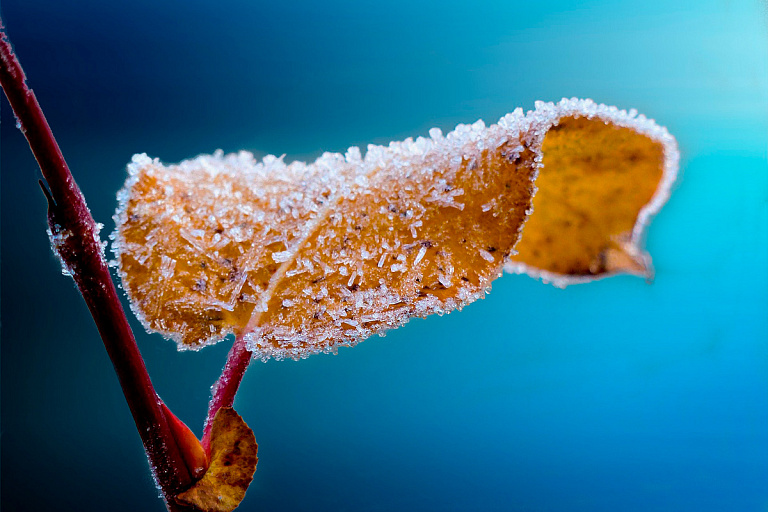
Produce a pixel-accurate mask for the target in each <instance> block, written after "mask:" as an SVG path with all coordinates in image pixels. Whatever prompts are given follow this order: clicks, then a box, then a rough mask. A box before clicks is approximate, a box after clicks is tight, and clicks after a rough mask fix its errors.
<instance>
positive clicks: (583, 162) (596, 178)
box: [507, 100, 678, 286]
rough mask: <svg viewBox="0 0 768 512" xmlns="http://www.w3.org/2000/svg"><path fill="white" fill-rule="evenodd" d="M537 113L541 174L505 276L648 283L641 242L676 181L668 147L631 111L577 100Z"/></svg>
mask: <svg viewBox="0 0 768 512" xmlns="http://www.w3.org/2000/svg"><path fill="white" fill-rule="evenodd" d="M537 107H538V108H537V114H536V115H537V116H538V118H539V120H538V121H537V124H539V128H538V132H539V133H544V134H545V135H544V137H543V143H542V144H541V152H542V164H543V167H542V169H541V171H540V173H539V177H538V178H537V180H536V187H537V188H538V191H537V192H536V196H535V197H534V200H533V214H532V215H531V218H530V219H529V220H528V221H527V222H526V224H525V229H524V231H523V236H522V239H521V240H520V243H518V245H517V247H516V249H517V250H518V254H517V255H516V256H512V257H511V258H510V264H508V265H507V269H508V270H510V271H513V272H521V273H522V272H525V273H528V274H532V275H534V276H540V277H543V278H544V279H545V280H546V281H551V282H553V283H554V284H556V285H558V286H565V285H567V284H570V283H577V282H584V281H589V280H593V279H596V278H599V277H605V276H608V275H613V274H617V273H631V274H637V275H641V276H645V277H650V276H651V274H652V269H651V266H650V262H651V259H650V256H648V255H647V254H646V253H645V252H644V251H643V249H642V247H641V243H642V236H643V234H644V233H643V231H644V229H645V227H646V226H647V224H648V221H649V218H650V217H651V216H652V215H653V214H655V213H656V212H657V211H658V209H659V208H660V207H661V206H662V204H663V203H664V202H665V201H666V199H667V197H668V196H669V191H670V187H671V185H672V183H673V182H674V180H675V177H676V173H677V160H678V152H677V145H676V143H675V140H674V139H673V138H672V137H671V136H670V135H669V133H667V131H666V130H665V129H664V128H661V127H659V126H657V125H656V124H655V123H653V122H652V121H649V120H647V119H645V118H644V117H643V116H636V113H634V112H633V113H627V112H625V111H619V110H617V109H615V108H612V107H605V106H597V105H594V104H591V105H590V104H585V103H584V102H583V101H578V100H577V101H563V102H561V103H560V104H559V105H557V106H555V105H552V104H541V105H538V106H537Z"/></svg>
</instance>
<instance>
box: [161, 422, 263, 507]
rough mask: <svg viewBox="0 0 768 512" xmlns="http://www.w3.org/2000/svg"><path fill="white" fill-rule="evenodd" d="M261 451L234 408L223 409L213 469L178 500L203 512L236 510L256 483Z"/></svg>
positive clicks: (217, 427) (215, 436) (214, 444)
mask: <svg viewBox="0 0 768 512" xmlns="http://www.w3.org/2000/svg"><path fill="white" fill-rule="evenodd" d="M257 451H258V445H257V444H256V438H255V437H254V435H253V431H252V430H251V429H250V428H249V427H248V425H246V423H245V421H243V418H241V417H240V415H239V414H237V413H236V412H235V410H234V409H232V408H231V407H222V408H221V409H219V411H218V412H217V413H216V416H215V417H214V418H213V427H212V428H211V453H210V460H211V463H210V466H209V467H208V470H207V471H206V472H205V474H204V475H203V477H202V478H201V479H200V480H198V481H197V482H196V483H195V484H194V485H193V486H192V487H191V488H190V489H187V490H186V491H184V492H183V493H181V494H179V495H178V496H177V497H176V500H177V501H178V502H179V503H180V504H182V505H187V506H190V507H193V508H194V509H196V510H200V511H203V512H230V511H231V510H234V509H235V508H236V507H237V506H238V505H239V504H240V502H241V501H243V498H244V497H245V491H246V490H247V489H248V486H249V485H250V483H251V480H253V473H254V472H255V471H256V462H257V461H258V457H257V456H256V452H257Z"/></svg>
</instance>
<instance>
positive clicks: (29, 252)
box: [0, 0, 768, 512]
mask: <svg viewBox="0 0 768 512" xmlns="http://www.w3.org/2000/svg"><path fill="white" fill-rule="evenodd" d="M1 8H2V15H3V19H4V21H5V23H6V25H7V27H8V33H9V34H10V36H11V38H12V40H13V41H14V44H15V47H16V50H17V53H18V56H19V58H20V60H21V61H22V64H23V65H24V67H25V69H26V72H27V76H28V78H29V82H30V84H31V86H32V87H33V88H34V90H35V92H36V93H37V96H38V99H39V101H40V103H41V104H42V106H43V109H44V110H45V112H46V115H47V117H48V120H49V122H50V124H51V126H52V128H53V131H54V133H55V134H56V136H57V138H58V141H59V143H60V145H61V147H62V150H63V152H64V155H65V157H66V158H67V160H68V163H69V165H70V167H71V169H72V171H73V173H74V175H75V177H76V178H77V180H78V182H79V184H80V186H81V188H82V189H83V191H84V193H85V196H86V198H87V200H88V202H89V205H90V207H91V209H92V211H93V214H94V216H95V217H96V219H97V220H99V221H101V222H103V223H105V224H106V226H107V227H106V229H105V234H106V233H108V232H110V231H111V230H112V228H113V223H112V221H111V218H110V217H111V215H112V213H113V211H114V208H115V205H116V200H115V193H116V192H117V190H118V189H119V188H120V187H121V185H122V183H123V180H124V179H125V165H126V163H127V162H128V161H129V160H130V157H131V155H132V154H133V153H136V152H147V153H149V154H150V155H152V156H157V157H159V158H161V159H162V160H164V161H166V162H176V161H178V160H181V159H183V158H187V157H192V156H195V155H197V154H199V153H210V152H212V151H214V150H215V149H217V148H222V149H224V150H225V151H236V150H239V149H250V150H253V151H255V152H257V153H262V154H264V153H274V154H277V155H280V154H283V153H285V154H286V155H287V160H293V159H309V160H312V159H314V158H316V157H317V156H318V155H319V154H320V153H321V152H322V151H340V152H343V151H345V150H346V148H347V147H348V146H351V145H362V146H365V145H367V144H368V143H387V142H388V141H390V140H397V139H402V138H404V137H407V136H417V135H425V134H426V133H427V130H428V129H429V128H430V127H433V126H437V127H440V128H441V129H443V131H444V132H447V131H449V130H450V129H452V128H453V127H454V126H455V125H456V123H458V122H474V121H475V120H477V119H478V118H482V119H484V120H485V121H486V122H488V123H492V122H495V121H496V120H497V119H498V118H499V117H501V116H502V115H504V114H506V113H507V112H510V111H512V110H513V109H514V108H516V107H523V108H524V109H526V110H527V109H530V108H533V102H534V101H535V100H548V101H552V100H554V101H556V100H559V99H560V98H561V97H564V96H566V97H571V96H578V97H589V98H593V99H594V100H596V101H598V102H603V103H607V104H614V105H617V106H619V107H622V108H630V107H634V108H637V109H638V110H639V111H640V112H641V113H644V114H646V115H647V116H649V117H652V118H654V119H656V120H657V121H658V122H659V123H660V124H662V125H665V126H667V127H668V129H669V130H670V132H671V133H672V134H674V135H675V136H676V137H677V139H678V142H679V145H680V149H681V155H682V158H681V169H682V173H683V175H682V179H681V180H680V182H679V183H678V185H677V186H676V190H675V192H674V194H673V196H672V198H671V200H670V201H669V203H668V204H667V205H666V206H665V207H664V209H663V210H662V211H661V213H660V214H659V215H658V216H657V218H656V219H655V221H654V222H653V224H652V225H651V228H650V230H649V233H648V239H647V247H648V250H649V251H650V252H651V253H652V255H653V257H654V263H655V267H656V279H655V282H654V283H653V284H651V285H648V284H646V283H645V282H644V281H642V280H640V279H637V278H632V277H619V278H613V279H608V280H604V281H600V282H597V283H592V284H589V285H578V286H573V287H570V288H568V289H566V290H564V291H563V290H558V289H555V288H552V287H549V286H546V285H543V284H541V283H539V282H536V281H534V280H532V279H530V278H527V277H524V276H505V277H504V278H502V279H500V280H498V281H497V282H496V284H495V285H494V289H493V292H492V293H491V295H489V296H488V298H487V299H486V300H482V301H479V302H478V303H475V304H473V305H471V306H470V307H468V308H466V309H465V310H464V311H462V312H461V313H454V314H451V315H449V316H446V317H442V318H439V317H434V318H429V319H426V320H414V321H412V322H411V323H409V324H408V325H407V326H405V327H404V328H401V329H399V330H397V331H394V332H391V333H390V334H389V335H388V336H387V337H386V338H384V339H381V338H373V339H371V340H368V341H366V342H365V343H363V344H361V345H359V346H357V347H355V348H352V349H342V350H340V351H339V354H338V355H336V356H331V355H319V356H314V357H312V358H310V359H307V360H303V361H298V362H294V361H283V362H274V361H272V362H269V363H266V364H262V363H259V362H256V363H254V364H253V366H252V367H251V368H250V370H249V372H248V374H247V375H246V378H245V381H244V382H243V386H242V388H241V392H240V394H239V395H238V398H237V402H236V407H237V409H238V411H239V412H240V413H241V414H242V415H243V416H244V417H245V419H246V420H247V421H248V423H249V424H250V425H251V427H252V428H253V430H254V431H255V433H256V437H257V440H258V442H259V458H260V461H259V466H258V471H257V473H256V478H255V480H254V482H253V484H252V485H251V488H250V489H249V491H248V495H247V497H246V499H245V501H244V502H243V504H242V506H241V508H240V509H241V510H259V511H273V510H274V511H277V510H279V511H286V512H288V511H325V510H328V511H330V510H333V511H394V510H420V511H462V512H464V511H468V510H478V511H546V512H549V511H552V512H561V511H562V512H565V511H585V512H587V511H589V512H600V511H606V512H608V511H616V510H621V511H638V512H640V511H691V512H693V511H696V512H705V511H724V510H728V511H743V512H751V511H761V512H765V511H766V510H768V158H767V156H766V152H767V150H768V35H767V34H768V28H767V27H768V22H767V21H766V4H765V3H764V2H762V1H756V0H743V1H726V0H721V1H712V0H703V1H702V0H696V1H694V0H691V1H678V2H674V1H664V0H650V1H648V0H643V1H640V0H637V1H634V0H633V1H626V2H618V1H595V0H593V1H584V2H578V3H576V2H573V3H571V2H566V1H555V0H548V1H542V2H536V3H534V2H502V1H477V2H472V3H470V2H466V3H464V2H458V1H443V2H419V1H402V0H400V1H394V2H388V3H387V2H367V1H362V2H360V1H358V2H352V1H342V0H332V1H328V2H308V1H285V2H250V1H234V0H222V1H218V2H203V1H200V0H191V1H185V2H168V1H166V2H162V1H157V0H155V1H149V0H133V1H130V2H127V1H126V2H122V1H115V2H105V1H95V0H87V1H86V0H82V1H72V2H61V1H53V0H5V1H3V2H2V5H1ZM1 107H2V112H1V115H2V124H1V126H0V134H1V135H2V141H1V145H0V150H1V155H0V164H1V165H2V173H1V175H2V184H1V186H0V190H1V193H2V196H1V204H2V226H1V230H0V233H1V242H0V245H1V247H2V258H1V261H0V265H1V266H0V270H1V272H2V277H1V283H2V297H1V299H2V300H1V304H2V326H1V329H2V331H1V334H2V352H1V354H0V355H1V357H0V362H1V370H2V371H1V375H2V402H1V404H2V410H1V411H0V442H1V443H2V444H1V446H0V457H1V460H0V462H1V464H2V466H1V473H0V475H1V477H0V484H1V487H0V507H1V508H2V510H3V511H38V510H81V511H88V510H94V511H95V510H111V511H123V510H125V511H137V510H142V511H143V510H148V511H149V510H157V511H160V510H163V505H162V503H161V501H160V500H158V499H157V491H156V489H155V488H154V485H153V483H152V479H151V477H150V474H149V471H148V467H147V463H146V460H145V457H144V453H143V450H142V447H141V443H140V441H139V437H138V435H137V434H136V432H135V429H134V426H133V422H132V419H131V417H130V414H129V411H128V408H127V407H126V405H125V402H124V400H123V397H122V395H121V392H120V389H119V386H118V384H117V379H116V378H115V376H114V373H113V371H112V368H111V367H110V363H109V360H108V358H107V357H106V354H105V351H104V349H103V346H102V344H101V341H100V339H99V337H98V335H97V333H96V330H95V328H94V327H93V324H92V321H91V319H90V317H89V315H88V313H87V311H86V309H85V306H84V304H83V303H82V300H81V299H80V298H79V296H78V294H77V292H76V290H75V289H74V287H73V285H72V281H71V280H70V279H69V278H65V277H63V276H61V274H60V272H59V267H58V263H57V262H56V260H55V259H54V257H53V256H52V254H51V252H50V249H49V248H48V240H47V237H46V235H45V213H44V212H45V202H44V199H43V196H42V194H40V191H39V189H38V186H37V183H36V180H37V179H38V177H39V170H38V169H37V168H36V165H35V162H34V160H33V159H32V157H31V153H30V152H29V150H28V148H27V146H26V143H25V141H24V139H23V137H22V136H21V134H20V133H19V131H18V130H16V129H15V127H14V120H13V117H12V115H11V113H10V109H9V108H8V105H7V103H5V101H4V100H3V103H2V106H1ZM131 320H132V322H133V325H134V326H135V331H136V334H137V338H138V343H139V346H140V348H141V350H142V352H143V354H144V355H145V357H146V362H147V366H148V367H149V370H150V373H151V375H152V376H153V380H154V382H155V384H156V387H157V388H158V391H159V393H160V394H161V396H162V397H163V398H164V399H165V401H166V402H167V403H168V404H169V405H170V407H171V408H172V409H173V410H174V411H175V412H176V413H177V414H178V415H179V416H180V417H181V418H182V419H183V420H184V421H186V422H187V423H188V424H189V425H190V426H192V427H193V428H194V429H195V431H196V432H197V433H198V434H199V433H200V430H201V426H202V420H203V417H204V414H205V408H206V404H207V401H208V395H209V390H208V387H209V386H210V385H211V384H212V383H213V382H214V380H215V379H216V377H217V376H218V374H219V372H220V370H221V367H222V366H223V364H224V360H225V357H226V351H227V349H228V347H227V345H228V343H226V344H220V345H218V346H216V347H213V348H209V349H206V350H204V351H202V352H199V353H177V352H176V349H175V346H174V345H173V344H172V343H170V342H167V341H164V340H162V339H161V338H160V337H159V336H158V335H148V334H145V333H144V332H143V330H142V328H141V327H140V326H139V324H138V322H136V321H135V319H133V318H131Z"/></svg>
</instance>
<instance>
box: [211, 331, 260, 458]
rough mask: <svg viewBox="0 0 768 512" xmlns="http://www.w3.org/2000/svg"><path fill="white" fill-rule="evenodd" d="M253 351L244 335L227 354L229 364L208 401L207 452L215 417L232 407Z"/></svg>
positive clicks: (236, 340) (212, 389) (238, 338)
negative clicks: (250, 349) (226, 408)
mask: <svg viewBox="0 0 768 512" xmlns="http://www.w3.org/2000/svg"><path fill="white" fill-rule="evenodd" d="M252 355H253V353H252V352H250V351H249V350H248V349H247V348H246V346H245V340H244V339H243V337H242V335H239V336H238V337H237V338H235V342H234V343H233V344H232V348H231V349H229V354H228V355H227V364H226V365H224V370H223V371H222V372H221V376H220V377H219V380H217V381H216V384H214V385H213V387H212V388H211V401H210V402H209V403H208V416H207V417H206V418H205V426H204V427H203V449H204V450H205V453H210V451H211V450H210V448H211V427H212V426H213V418H214V416H216V413H217V412H218V411H219V409H221V408H222V407H232V403H233V402H234V401H235V394H236V393H237V388H239V387H240V382H242V380H243V375H244V374H245V370H246V369H248V365H249V364H250V362H251V359H252Z"/></svg>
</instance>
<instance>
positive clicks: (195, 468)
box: [160, 403, 208, 478]
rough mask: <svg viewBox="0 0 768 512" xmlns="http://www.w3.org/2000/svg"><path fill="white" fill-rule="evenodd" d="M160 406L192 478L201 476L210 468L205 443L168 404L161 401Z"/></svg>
mask: <svg viewBox="0 0 768 512" xmlns="http://www.w3.org/2000/svg"><path fill="white" fill-rule="evenodd" d="M160 406H161V407H162V409H163V413H164V414H165V417H166V420H167V421H168V426H169V427H170V428H171V432H173V437H174V438H175V439H176V444H177V445H178V447H179V451H180V452H181V457H182V459H184V464H186V466H187V469H188V470H189V473H190V474H191V475H192V478H200V477H201V476H202V475H203V473H205V470H206V469H208V457H207V456H206V454H205V450H203V445H202V444H201V443H200V441H199V440H198V439H197V437H196V436H195V434H194V433H193V432H192V430H191V429H190V428H189V427H188V426H187V425H186V423H184V422H183V421H181V420H180V419H179V418H178V417H177V416H176V415H175V414H173V413H172V412H171V410H170V409H169V408H168V406H167V405H165V404H164V403H161V404H160Z"/></svg>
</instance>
